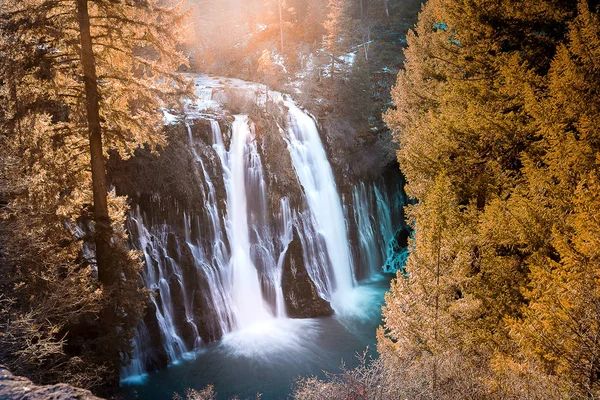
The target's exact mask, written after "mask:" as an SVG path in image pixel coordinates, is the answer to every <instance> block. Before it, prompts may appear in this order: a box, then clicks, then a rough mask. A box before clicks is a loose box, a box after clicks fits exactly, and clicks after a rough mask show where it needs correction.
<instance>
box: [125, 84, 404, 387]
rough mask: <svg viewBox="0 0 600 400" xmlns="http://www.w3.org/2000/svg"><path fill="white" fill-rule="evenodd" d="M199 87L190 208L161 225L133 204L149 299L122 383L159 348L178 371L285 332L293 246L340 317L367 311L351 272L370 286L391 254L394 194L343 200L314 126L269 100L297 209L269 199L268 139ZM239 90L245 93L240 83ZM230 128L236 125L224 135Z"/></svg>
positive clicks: (373, 190)
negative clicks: (211, 352)
mask: <svg viewBox="0 0 600 400" xmlns="http://www.w3.org/2000/svg"><path fill="white" fill-rule="evenodd" d="M197 82H198V81H197ZM199 82H200V83H201V84H202V86H200V85H198V83H197V86H198V92H199V95H200V96H199V97H200V100H198V102H197V103H198V104H196V105H195V107H196V109H195V110H188V112H186V116H185V118H184V119H183V122H184V124H185V128H186V129H187V140H188V141H189V153H190V155H191V156H192V158H191V159H192V160H193V162H192V164H193V165H192V166H191V168H193V171H194V176H195V177H197V178H198V179H197V180H195V181H194V182H196V184H197V185H198V186H199V187H197V188H196V189H198V190H197V191H196V192H195V193H198V198H194V199H192V200H191V202H192V203H193V205H194V207H192V208H193V210H189V209H186V208H183V207H182V208H181V209H180V208H179V205H178V204H175V207H174V208H175V209H174V210H169V212H168V213H167V214H168V215H167V216H166V217H165V215H164V211H165V210H164V209H161V210H159V211H157V210H153V209H152V206H148V205H146V207H150V208H149V209H146V208H145V209H144V212H142V210H141V209H140V207H139V205H138V206H136V207H135V208H134V209H133V210H132V211H131V212H130V213H129V219H128V230H129V232H130V234H131V242H132V245H133V247H135V248H137V249H139V250H141V251H142V252H143V254H144V259H145V266H144V269H143V272H142V277H143V281H144V285H145V286H146V287H147V288H148V289H149V290H150V291H151V292H152V294H151V296H150V300H151V308H150V310H151V312H150V313H149V314H151V315H150V316H149V317H147V319H146V320H145V322H142V323H141V324H140V326H138V328H137V332H136V336H135V339H134V343H133V357H134V360H133V362H132V363H131V364H130V365H129V366H127V367H125V368H124V369H123V371H122V377H124V378H127V377H130V376H135V375H142V374H143V373H144V372H145V371H146V366H148V365H154V364H153V362H154V361H155V359H156V355H155V354H153V353H152V352H153V351H155V350H156V347H157V346H160V348H162V349H164V355H165V356H166V359H167V360H168V363H171V364H172V363H176V362H177V361H178V360H180V359H181V358H185V357H186V355H188V354H190V352H191V351H193V350H195V349H197V348H198V347H201V346H203V345H204V344H205V343H206V342H208V341H212V340H217V339H220V338H223V339H224V341H226V340H227V338H230V337H231V336H232V335H242V336H243V335H245V334H248V335H249V338H250V339H249V340H252V337H253V336H252V335H253V334H256V331H257V330H253V329H252V328H253V327H254V326H258V327H260V328H261V329H262V330H261V329H259V330H258V331H260V332H262V333H264V332H266V331H265V329H266V330H272V329H273V328H272V327H273V326H274V325H276V324H278V323H282V322H283V323H286V322H287V321H282V320H283V319H284V318H287V314H286V294H285V293H284V292H283V289H282V281H283V278H284V277H283V273H284V265H288V264H286V259H288V260H289V259H292V258H289V257H286V255H287V253H288V251H289V249H291V248H295V249H299V248H301V250H302V251H301V254H298V253H300V252H299V250H294V253H293V257H294V258H293V259H294V260H296V261H295V262H303V263H304V267H306V271H307V272H308V276H309V277H310V280H312V283H313V284H314V288H315V289H316V291H317V293H318V295H319V296H320V297H322V298H323V299H326V300H329V301H330V302H331V304H332V306H333V308H334V310H335V312H336V313H339V314H344V313H347V312H350V313H351V312H354V311H355V310H357V309H359V308H360V307H361V300H360V297H357V296H355V295H353V293H354V292H356V291H357V289H356V286H357V275H356V274H357V273H356V272H355V270H357V271H359V272H360V273H359V275H358V278H360V279H366V278H370V277H373V276H375V275H377V274H379V273H380V272H381V271H382V265H383V264H384V260H385V259H389V258H390V252H393V251H394V235H395V231H394V229H398V227H399V226H398V221H399V220H400V219H401V218H399V217H397V216H398V213H399V211H398V210H400V209H401V207H402V205H403V204H401V203H402V201H403V198H402V197H398V196H400V195H399V194H397V193H396V188H395V187H386V185H385V184H383V183H377V182H371V183H363V182H358V183H357V184H356V185H355V186H354V187H351V188H349V189H350V192H349V193H350V196H347V197H346V198H343V197H342V196H341V195H340V194H339V191H338V186H337V184H336V181H335V178H334V174H333V170H332V167H331V165H330V163H329V161H328V158H327V153H326V151H325V148H324V146H323V143H322V141H321V138H320V135H319V132H318V129H317V126H316V123H315V121H314V120H313V118H312V117H311V116H310V115H309V114H307V113H305V112H304V111H302V110H301V109H299V108H298V107H297V106H296V105H295V104H294V103H293V101H291V100H286V101H283V97H282V96H281V94H279V93H277V92H272V93H271V95H272V97H273V98H274V99H277V100H282V101H283V103H284V105H285V107H286V108H287V110H288V113H287V116H288V121H287V129H286V130H281V133H280V134H281V137H280V136H278V140H280V143H281V146H282V147H281V149H282V150H283V152H282V153H283V154H277V155H276V156H277V157H283V158H287V160H288V161H287V162H289V165H290V167H289V171H281V173H284V172H285V173H289V174H291V176H292V178H293V179H295V180H294V182H295V183H294V184H295V185H297V188H298V193H299V194H298V195H297V197H298V198H293V199H290V198H289V197H288V196H289V194H288V193H287V192H283V193H282V192H281V191H275V192H274V191H273V188H272V187H270V185H273V186H276V185H277V184H278V183H277V178H278V176H279V175H277V176H276V177H275V182H273V178H272V176H271V175H267V176H270V178H269V179H270V180H269V179H267V177H266V176H265V173H266V172H265V168H263V161H264V160H266V161H269V160H268V158H267V153H266V152H267V151H269V149H265V148H264V143H265V142H264V141H261V138H262V137H261V136H260V135H263V134H264V133H261V134H260V135H259V134H257V132H255V127H254V124H253V123H252V121H251V120H250V119H249V117H248V116H246V115H236V116H234V117H233V118H232V119H228V118H224V117H223V115H219V114H218V113H213V112H214V110H215V109H216V108H219V110H221V111H222V109H221V108H220V107H221V106H222V105H219V104H218V103H217V101H216V100H215V99H218V98H219V97H220V96H221V97H222V95H223V94H222V93H220V94H219V92H215V93H214V96H213V88H212V87H206V85H207V84H208V83H210V82H211V79H210V78H203V80H201V81H199ZM232 82H233V83H234V84H235V85H234V86H235V87H236V90H245V89H244V83H243V82H242V81H232ZM216 87H218V86H217V85H216V84H215V86H214V88H216ZM249 88H250V90H249V92H248V93H250V94H252V93H254V92H253V91H252V88H253V86H250V87H249ZM215 90H216V89H215ZM249 98H253V96H249ZM282 110H283V107H282ZM221 111H219V112H221ZM194 119H203V120H208V121H209V123H210V132H202V135H196V136H195V135H194V129H196V127H197V126H201V125H200V124H199V125H194V124H190V123H189V122H190V120H194ZM219 121H220V122H221V125H220V124H219ZM223 121H226V122H225V124H227V125H228V126H229V127H228V130H227V131H226V132H225V136H224V133H223V132H222V131H221V126H222V125H223ZM269 134H272V133H269ZM261 146H262V147H261ZM285 146H287V151H286V147H285ZM263 157H264V160H263ZM271 158H272V157H271ZM269 166H272V164H268V163H266V162H265V167H266V168H267V170H268V167H269ZM272 172H273V171H271V173H272ZM278 173H279V171H276V174H278ZM284 187H287V186H284ZM273 193H276V194H278V196H273ZM163 195H164V194H163ZM152 196H155V194H154V193H153V194H152ZM167 196H168V194H167ZM156 198H157V199H158V198H159V194H158V193H157V194H156ZM153 199H154V197H153ZM390 199H391V200H392V203H393V204H391V203H390ZM153 201H154V200H153ZM397 203H398V204H397ZM153 204H154V203H153ZM167 204H168V203H167ZM159 208H160V207H159ZM151 211H155V213H152V212H151ZM350 229H357V232H356V235H354V236H352V235H349V232H350ZM294 240H298V241H299V244H298V245H297V246H296V247H294V246H291V245H292V242H293V241H294ZM351 241H352V243H353V244H351ZM290 257H291V256H290ZM299 257H301V259H300V258H299ZM294 274H295V272H294ZM294 276H295V275H294ZM287 278H289V276H288V275H286V279H287ZM288 300H289V299H288ZM279 329H280V328H279ZM234 332H235V333H234ZM262 333H261V334H262ZM271 333H272V332H271ZM157 364H160V363H157Z"/></svg>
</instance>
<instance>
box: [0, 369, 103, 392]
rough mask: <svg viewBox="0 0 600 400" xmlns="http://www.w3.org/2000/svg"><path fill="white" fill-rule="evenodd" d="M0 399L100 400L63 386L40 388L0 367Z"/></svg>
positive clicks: (79, 390) (80, 390) (71, 387)
mask: <svg viewBox="0 0 600 400" xmlns="http://www.w3.org/2000/svg"><path fill="white" fill-rule="evenodd" d="M0 399H2V400H67V399H80V400H101V399H100V398H99V397H96V396H94V395H93V394H92V393H91V392H90V391H88V390H83V389H78V388H74V387H73V386H69V385H65V384H62V383H61V384H57V385H46V386H40V385H36V384H34V383H33V382H31V381H30V380H29V379H27V378H22V377H20V376H14V375H13V374H11V373H10V371H9V370H7V369H6V368H4V367H3V366H1V365H0Z"/></svg>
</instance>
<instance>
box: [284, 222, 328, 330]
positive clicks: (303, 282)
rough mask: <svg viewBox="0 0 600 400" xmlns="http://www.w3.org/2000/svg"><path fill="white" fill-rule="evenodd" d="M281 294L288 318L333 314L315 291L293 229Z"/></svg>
mask: <svg viewBox="0 0 600 400" xmlns="http://www.w3.org/2000/svg"><path fill="white" fill-rule="evenodd" d="M281 284H282V288H283V296H284V298H285V307H286V312H287V314H288V316H289V317H290V318H314V317H324V316H328V315H332V314H333V308H331V304H329V302H328V301H327V300H324V299H322V298H321V297H320V296H319V294H318V293H317V288H316V287H315V284H314V283H313V281H312V280H311V279H310V276H309V275H308V271H307V270H306V267H305V265H304V256H303V252H302V244H301V243H300V239H299V237H298V232H297V231H296V229H294V239H293V240H292V242H291V243H290V245H289V247H288V251H287V253H286V255H285V260H284V263H283V277H282V282H281Z"/></svg>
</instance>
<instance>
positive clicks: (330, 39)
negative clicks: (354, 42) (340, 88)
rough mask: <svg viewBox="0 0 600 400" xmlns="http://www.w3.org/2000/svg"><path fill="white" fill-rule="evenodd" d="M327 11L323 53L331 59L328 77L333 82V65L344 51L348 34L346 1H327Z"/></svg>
mask: <svg viewBox="0 0 600 400" xmlns="http://www.w3.org/2000/svg"><path fill="white" fill-rule="evenodd" d="M327 8H328V10H329V12H328V14H327V19H326V20H325V22H324V24H323V26H324V27H325V31H326V34H325V51H326V52H327V53H328V54H329V56H330V57H331V67H330V71H329V73H330V76H331V80H332V81H333V79H334V75H335V63H336V60H337V58H338V57H339V56H340V55H341V52H342V50H343V49H344V44H345V43H344V42H345V40H346V39H347V35H348V32H349V16H348V2H347V0H329V2H328V4H327Z"/></svg>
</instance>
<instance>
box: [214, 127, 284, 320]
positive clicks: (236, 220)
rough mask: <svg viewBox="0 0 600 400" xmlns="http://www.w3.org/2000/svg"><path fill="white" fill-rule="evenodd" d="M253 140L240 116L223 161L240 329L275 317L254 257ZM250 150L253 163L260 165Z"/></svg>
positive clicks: (235, 295) (236, 312)
mask: <svg viewBox="0 0 600 400" xmlns="http://www.w3.org/2000/svg"><path fill="white" fill-rule="evenodd" d="M250 140H252V137H251V133H250V128H249V126H248V117H246V116H239V115H238V116H236V117H235V121H234V123H233V127H232V139H231V149H230V152H229V154H228V157H227V159H224V160H222V162H223V166H224V170H225V171H226V172H225V187H226V189H227V214H228V219H227V234H228V236H229V240H230V243H231V253H232V258H231V263H232V284H233V287H232V293H233V296H232V297H233V307H234V308H235V322H236V328H238V329H242V328H247V327H249V326H251V325H252V324H253V323H256V322H257V321H262V320H265V319H269V318H272V317H273V315H272V314H271V312H270V311H269V309H268V307H267V306H266V305H265V302H264V300H263V296H262V291H261V287H260V280H259V277H258V271H257V269H256V266H255V265H254V263H253V262H252V259H251V257H250V233H249V228H248V206H247V195H246V178H247V176H246V175H247V173H248V175H250V176H248V178H250V179H253V178H254V179H259V180H260V177H257V176H256V175H257V174H258V172H257V170H256V169H257V168H259V167H258V166H257V165H256V164H255V165H251V168H249V169H247V168H246V161H247V160H246V156H247V155H248V148H249V147H250V148H251V149H252V150H254V149H253V148H252V146H251V145H248V141H250ZM252 150H250V153H249V154H250V163H251V164H252V163H253V162H254V163H256V159H255V158H254V157H252V156H253V155H254V153H253V151H252Z"/></svg>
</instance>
